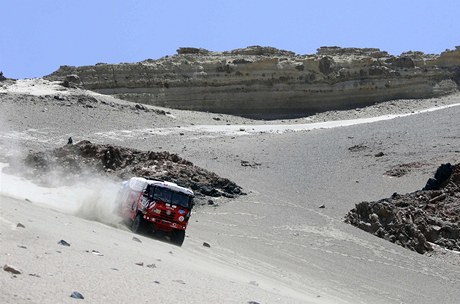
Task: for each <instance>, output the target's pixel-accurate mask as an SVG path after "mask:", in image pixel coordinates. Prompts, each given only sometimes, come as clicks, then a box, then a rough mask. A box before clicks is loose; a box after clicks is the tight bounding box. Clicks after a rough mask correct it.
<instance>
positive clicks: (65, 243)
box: [58, 240, 70, 247]
mask: <svg viewBox="0 0 460 304" xmlns="http://www.w3.org/2000/svg"><path fill="white" fill-rule="evenodd" d="M58 244H59V245H62V246H67V247H69V246H70V244H69V243H67V242H66V241H64V240H60V241H59V242H58Z"/></svg>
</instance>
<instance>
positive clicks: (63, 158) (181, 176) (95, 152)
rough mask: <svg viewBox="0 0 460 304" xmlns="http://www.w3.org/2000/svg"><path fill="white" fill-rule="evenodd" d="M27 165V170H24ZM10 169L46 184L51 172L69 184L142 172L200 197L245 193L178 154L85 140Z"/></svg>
mask: <svg viewBox="0 0 460 304" xmlns="http://www.w3.org/2000/svg"><path fill="white" fill-rule="evenodd" d="M24 167H25V168H27V170H22V169H23V168H24ZM8 171H9V172H11V173H14V174H20V175H22V176H24V177H26V178H30V179H34V180H36V181H38V182H39V183H43V184H45V185H47V184H48V183H49V181H50V180H52V179H50V176H54V177H57V176H59V182H61V183H68V184H72V183H74V182H75V179H77V180H78V179H84V178H85V177H87V176H108V177H113V178H115V179H129V178H131V177H133V176H141V177H145V178H149V179H155V180H166V181H171V182H175V183H177V184H179V185H181V186H184V187H188V188H191V189H192V190H193V191H194V192H195V194H196V195H197V198H198V199H200V198H203V197H204V196H211V197H220V196H223V197H227V198H233V197H235V196H238V195H242V194H244V193H243V191H242V189H241V187H240V186H238V185H236V184H235V183H234V182H232V181H230V180H228V179H226V178H222V177H220V176H218V175H217V174H215V173H213V172H210V171H207V170H205V169H202V168H200V167H198V166H195V165H194V164H193V163H191V162H189V161H187V160H185V159H182V158H181V157H179V156H178V155H177V154H172V153H169V152H166V151H164V152H153V151H147V152H144V151H139V150H135V149H129V148H124V147H119V146H113V145H98V144H93V143H91V142H89V141H86V140H83V141H80V142H78V143H77V144H75V145H73V144H67V145H65V146H63V147H60V148H56V149H53V150H48V151H42V152H30V153H29V154H28V155H27V157H26V158H25V159H24V161H22V162H19V163H17V162H12V163H11V166H10V167H8ZM55 179H56V178H55Z"/></svg>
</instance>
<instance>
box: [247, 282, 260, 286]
mask: <svg viewBox="0 0 460 304" xmlns="http://www.w3.org/2000/svg"><path fill="white" fill-rule="evenodd" d="M249 284H251V285H254V286H259V283H257V282H256V281H250V282H249Z"/></svg>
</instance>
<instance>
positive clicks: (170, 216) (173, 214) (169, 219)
mask: <svg viewBox="0 0 460 304" xmlns="http://www.w3.org/2000/svg"><path fill="white" fill-rule="evenodd" d="M160 216H161V217H162V218H163V219H165V220H168V221H171V222H174V216H175V213H174V212H172V211H171V214H170V215H167V214H166V210H161V213H160Z"/></svg>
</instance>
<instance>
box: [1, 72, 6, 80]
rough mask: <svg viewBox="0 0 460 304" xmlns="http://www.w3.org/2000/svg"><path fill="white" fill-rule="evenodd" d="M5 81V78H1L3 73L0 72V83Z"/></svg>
mask: <svg viewBox="0 0 460 304" xmlns="http://www.w3.org/2000/svg"><path fill="white" fill-rule="evenodd" d="M5 80H6V77H5V76H3V72H2V71H0V81H5Z"/></svg>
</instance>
